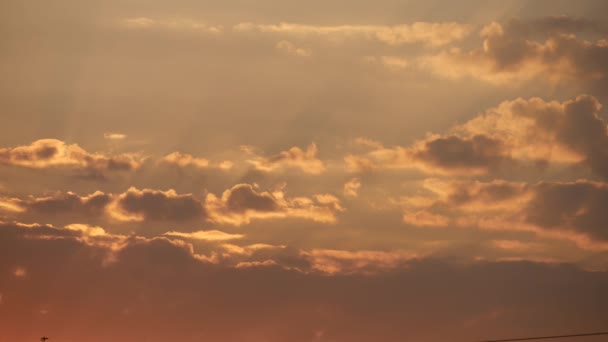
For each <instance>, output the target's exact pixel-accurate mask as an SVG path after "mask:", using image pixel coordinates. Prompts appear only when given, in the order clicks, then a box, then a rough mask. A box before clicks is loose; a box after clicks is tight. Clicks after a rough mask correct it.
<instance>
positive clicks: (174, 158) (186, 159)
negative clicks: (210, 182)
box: [160, 152, 234, 170]
mask: <svg viewBox="0 0 608 342" xmlns="http://www.w3.org/2000/svg"><path fill="white" fill-rule="evenodd" d="M160 162H161V163H164V164H168V165H174V166H178V167H182V168H185V167H195V168H198V169H206V168H217V169H220V170H230V169H232V167H233V166H234V163H233V162H231V161H228V160H225V161H222V162H220V163H217V164H211V162H209V160H208V159H205V158H197V157H194V156H192V155H191V154H187V153H181V152H172V153H169V154H168V155H166V156H164V157H163V158H161V160H160Z"/></svg>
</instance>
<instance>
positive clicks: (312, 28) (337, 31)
mask: <svg viewBox="0 0 608 342" xmlns="http://www.w3.org/2000/svg"><path fill="white" fill-rule="evenodd" d="M233 30H234V31H236V32H251V31H254V32H261V33H269V34H281V35H291V36H299V37H302V36H321V37H327V38H328V39H332V40H344V39H357V38H359V39H361V38H363V39H374V40H378V41H380V42H383V43H386V44H389V45H403V44H414V43H423V44H425V45H428V46H442V45H447V44H450V43H452V42H455V41H459V40H462V39H464V38H465V37H466V36H467V35H468V34H469V33H470V32H471V27H470V26H469V25H465V24H459V23H454V22H446V23H431V22H415V23H413V24H402V25H393V26H384V25H337V26H321V25H306V24H296V23H280V24H274V25H273V24H270V25H268V24H254V23H248V22H245V23H240V24H238V25H236V26H234V28H233Z"/></svg>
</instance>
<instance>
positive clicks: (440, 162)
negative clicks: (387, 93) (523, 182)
mask: <svg viewBox="0 0 608 342" xmlns="http://www.w3.org/2000/svg"><path fill="white" fill-rule="evenodd" d="M600 109H601V105H600V103H599V102H598V101H597V100H596V99H595V98H594V97H592V96H588V95H581V96H578V97H576V98H575V99H573V100H567V101H564V102H561V103H560V102H556V101H545V100H543V99H540V98H531V99H517V100H513V101H505V102H503V103H501V104H500V105H499V106H498V107H496V108H492V109H489V110H487V111H486V112H485V113H483V114H481V115H479V116H477V117H475V118H473V119H471V120H469V121H468V122H466V123H464V124H462V125H457V126H455V127H453V128H452V129H451V130H450V131H449V132H448V133H447V134H444V135H437V134H429V135H428V136H427V137H426V138H425V139H422V140H419V141H417V142H415V143H414V144H412V145H411V146H405V147H403V146H397V147H392V148H387V147H384V146H382V145H381V144H379V143H375V144H373V145H371V146H370V145H369V144H368V145H366V146H368V147H369V148H371V151H370V152H368V153H367V154H362V155H361V154H360V155H349V156H347V157H346V158H345V162H346V166H347V168H348V169H349V170H351V171H370V170H374V169H377V168H416V169H419V170H421V171H423V172H427V173H439V174H442V173H443V174H487V173H489V172H492V171H496V170H499V169H501V168H504V167H508V166H513V165H514V163H516V162H520V163H533V164H535V165H538V163H543V164H546V163H549V162H552V163H557V164H581V163H582V164H586V165H588V166H589V168H590V169H591V170H592V171H593V172H595V173H596V174H598V175H600V176H602V177H608V128H607V127H608V126H607V123H606V121H605V120H603V119H602V118H601V117H600V115H599V111H600Z"/></svg>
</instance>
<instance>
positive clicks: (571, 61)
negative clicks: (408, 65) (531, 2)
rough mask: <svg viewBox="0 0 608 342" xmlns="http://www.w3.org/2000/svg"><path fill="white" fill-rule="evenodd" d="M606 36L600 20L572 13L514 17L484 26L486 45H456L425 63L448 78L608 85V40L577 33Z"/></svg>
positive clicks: (482, 34) (426, 60) (423, 63)
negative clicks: (467, 48) (471, 47)
mask: <svg viewBox="0 0 608 342" xmlns="http://www.w3.org/2000/svg"><path fill="white" fill-rule="evenodd" d="M584 31H587V32H592V33H596V34H597V33H599V34H604V33H605V32H604V31H602V30H600V28H599V25H597V24H596V23H594V22H591V21H588V20H585V19H579V18H572V17H565V16H562V17H548V18H543V19H537V20H530V21H522V20H512V21H510V22H509V23H507V24H506V25H501V24H499V23H496V22H494V23H491V24H490V25H487V26H486V27H484V28H483V30H482V31H481V37H482V38H483V47H482V48H479V49H475V50H471V51H462V50H460V49H458V48H453V49H451V50H449V51H444V52H442V53H440V54H437V55H432V56H427V57H425V58H423V59H422V65H423V66H425V67H428V68H430V69H432V70H433V71H434V72H435V73H436V74H437V75H439V76H442V77H448V78H462V77H473V78H477V79H480V80H483V81H487V82H491V83H496V84H508V83H513V82H517V81H526V80H531V79H541V80H544V81H547V82H550V83H560V82H575V83H578V84H583V85H585V84H593V83H597V82H599V83H602V82H603V84H604V85H605V84H606V83H605V82H606V80H607V77H608V67H607V66H606V63H604V61H605V60H606V59H607V58H608V42H607V41H606V40H605V39H600V40H596V41H588V40H584V39H580V38H577V37H576V36H575V33H578V32H584Z"/></svg>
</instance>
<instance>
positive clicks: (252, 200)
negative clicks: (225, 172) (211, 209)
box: [226, 184, 279, 213]
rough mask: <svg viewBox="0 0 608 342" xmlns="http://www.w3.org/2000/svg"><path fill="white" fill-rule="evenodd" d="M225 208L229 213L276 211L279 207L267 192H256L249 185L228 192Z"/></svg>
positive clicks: (235, 187) (242, 185) (237, 186)
mask: <svg viewBox="0 0 608 342" xmlns="http://www.w3.org/2000/svg"><path fill="white" fill-rule="evenodd" d="M228 191H229V192H228V196H227V199H226V207H227V208H228V209H229V210H230V211H234V212H238V213H241V212H244V211H247V210H254V211H277V210H279V205H278V204H277V202H276V199H275V198H274V197H273V196H272V195H271V194H270V193H268V192H261V193H260V192H257V191H256V190H255V189H253V187H252V186H251V185H250V184H239V185H236V186H234V187H233V188H232V189H230V190H228Z"/></svg>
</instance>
